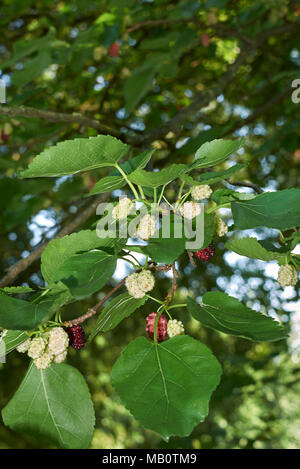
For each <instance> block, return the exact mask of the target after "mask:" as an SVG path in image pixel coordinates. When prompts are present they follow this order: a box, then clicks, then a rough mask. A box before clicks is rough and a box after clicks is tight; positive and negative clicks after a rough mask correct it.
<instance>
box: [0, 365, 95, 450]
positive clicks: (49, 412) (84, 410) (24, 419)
mask: <svg viewBox="0 0 300 469" xmlns="http://www.w3.org/2000/svg"><path fill="white" fill-rule="evenodd" d="M2 417H3V421H4V423H5V424H6V425H8V426H9V427H10V428H12V429H13V430H15V431H18V432H24V433H28V434H29V435H32V436H34V437H36V438H41V437H44V438H47V439H49V440H50V441H52V442H53V443H54V444H56V445H57V446H59V447H61V448H69V449H81V448H88V447H89V445H90V442H91V439H92V436H93V429H94V423H95V416H94V409H93V403H92V401H91V396H90V393H89V389H88V387H87V385H86V382H85V380H84V379H83V377H82V375H81V374H80V373H79V371H77V370H76V368H73V367H72V366H69V365H65V364H62V363H61V364H59V365H55V364H52V365H51V366H50V367H49V368H47V369H46V370H39V369H37V368H36V367H35V366H34V365H33V363H31V365H30V367H29V369H28V371H27V374H26V376H25V378H24V379H23V381H22V383H21V385H20V387H19V389H18V390H17V392H16V393H15V395H14V396H13V398H12V399H11V400H10V402H9V403H8V404H7V406H6V407H5V408H4V409H3V411H2Z"/></svg>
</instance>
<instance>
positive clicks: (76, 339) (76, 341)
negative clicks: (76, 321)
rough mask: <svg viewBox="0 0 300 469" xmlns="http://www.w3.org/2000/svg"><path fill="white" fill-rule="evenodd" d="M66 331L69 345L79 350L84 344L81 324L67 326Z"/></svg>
mask: <svg viewBox="0 0 300 469" xmlns="http://www.w3.org/2000/svg"><path fill="white" fill-rule="evenodd" d="M67 333H68V336H69V341H70V345H71V347H73V348H75V349H76V350H80V349H81V348H82V347H84V346H85V344H86V337H85V332H84V329H83V327H82V326H80V325H77V326H70V327H67Z"/></svg>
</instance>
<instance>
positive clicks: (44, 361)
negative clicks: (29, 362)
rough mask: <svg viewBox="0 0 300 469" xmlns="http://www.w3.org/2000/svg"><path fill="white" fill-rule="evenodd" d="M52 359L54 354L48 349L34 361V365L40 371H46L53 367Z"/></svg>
mask: <svg viewBox="0 0 300 469" xmlns="http://www.w3.org/2000/svg"><path fill="white" fill-rule="evenodd" d="M52 358H53V354H52V353H51V352H50V351H49V350H48V349H47V350H46V351H45V352H44V353H42V355H41V356H39V357H38V358H36V359H35V360H34V364H35V366H36V367H37V368H38V369H39V370H45V369H46V368H49V366H50V365H51V363H52Z"/></svg>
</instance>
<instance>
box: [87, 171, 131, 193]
mask: <svg viewBox="0 0 300 469" xmlns="http://www.w3.org/2000/svg"><path fill="white" fill-rule="evenodd" d="M125 184H126V181H125V180H124V178H123V177H122V176H107V177H104V178H102V179H100V181H98V182H96V184H95V185H94V187H93V189H92V190H91V192H89V193H88V194H87V196H90V195H94V194H103V193H104V192H111V191H114V190H115V189H121V187H123V186H125Z"/></svg>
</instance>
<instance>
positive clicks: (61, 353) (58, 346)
mask: <svg viewBox="0 0 300 469" xmlns="http://www.w3.org/2000/svg"><path fill="white" fill-rule="evenodd" d="M68 345H69V337H68V334H67V333H66V331H65V330H64V329H63V328H62V327H54V328H52V329H50V331H46V332H44V333H42V334H41V335H39V336H38V337H35V338H33V339H30V338H29V339H27V340H26V341H25V342H23V343H22V344H20V345H19V346H18V347H17V350H18V352H21V353H26V352H27V355H28V356H29V357H30V358H32V359H33V361H34V364H35V366H36V367H37V368H39V369H40V370H44V369H46V368H48V367H49V366H50V365H51V363H52V362H54V363H62V362H63V361H65V359H66V357H67V349H68Z"/></svg>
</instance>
